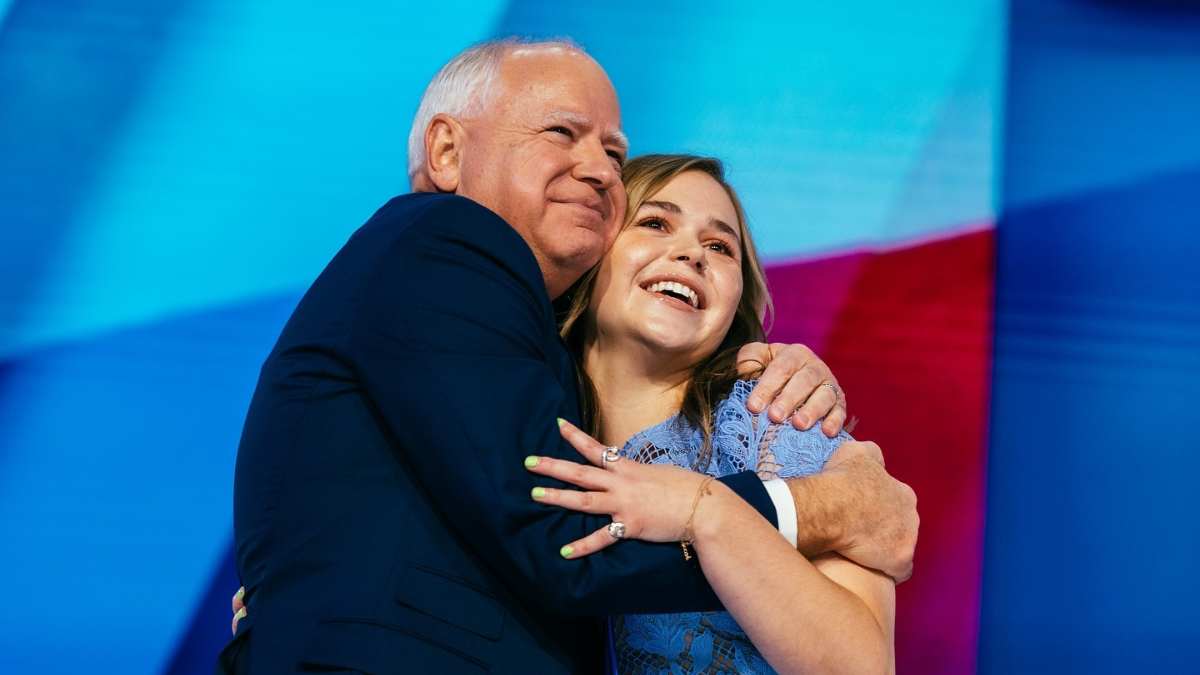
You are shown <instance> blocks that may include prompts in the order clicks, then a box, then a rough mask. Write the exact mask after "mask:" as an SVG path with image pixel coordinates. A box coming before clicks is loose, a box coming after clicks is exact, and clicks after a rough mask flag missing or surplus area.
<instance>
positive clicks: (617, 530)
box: [608, 520, 625, 539]
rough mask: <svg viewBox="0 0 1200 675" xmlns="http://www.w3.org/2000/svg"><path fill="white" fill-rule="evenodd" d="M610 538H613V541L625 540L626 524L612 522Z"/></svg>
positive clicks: (609, 529) (609, 532)
mask: <svg viewBox="0 0 1200 675" xmlns="http://www.w3.org/2000/svg"><path fill="white" fill-rule="evenodd" d="M608 536H610V537H612V538H613V539H624V538H625V523H618V522H617V521H615V520H614V521H612V522H611V523H609V524H608Z"/></svg>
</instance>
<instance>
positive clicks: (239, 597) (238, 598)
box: [232, 586, 246, 635]
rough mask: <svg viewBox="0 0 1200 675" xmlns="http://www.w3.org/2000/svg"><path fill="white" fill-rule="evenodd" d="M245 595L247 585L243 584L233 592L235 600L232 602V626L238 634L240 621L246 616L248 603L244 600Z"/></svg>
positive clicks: (234, 632)
mask: <svg viewBox="0 0 1200 675" xmlns="http://www.w3.org/2000/svg"><path fill="white" fill-rule="evenodd" d="M245 596H246V587H245V586H242V587H241V588H239V589H237V593H234V594H233V601H232V604H233V626H232V628H233V634H234V635H237V625H238V621H241V620H242V619H244V618H246V603H245V600H244V599H245Z"/></svg>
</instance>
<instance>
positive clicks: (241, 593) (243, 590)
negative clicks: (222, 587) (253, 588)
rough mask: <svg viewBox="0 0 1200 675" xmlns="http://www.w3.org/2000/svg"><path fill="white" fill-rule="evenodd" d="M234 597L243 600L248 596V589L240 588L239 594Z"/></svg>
mask: <svg viewBox="0 0 1200 675" xmlns="http://www.w3.org/2000/svg"><path fill="white" fill-rule="evenodd" d="M234 595H235V596H236V597H237V599H238V600H241V599H242V598H243V597H244V596H245V595H246V587H245V586H243V587H241V588H239V589H238V592H237V593H235V594H234Z"/></svg>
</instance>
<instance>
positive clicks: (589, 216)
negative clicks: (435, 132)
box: [458, 50, 627, 295]
mask: <svg viewBox="0 0 1200 675" xmlns="http://www.w3.org/2000/svg"><path fill="white" fill-rule="evenodd" d="M494 86H496V87H497V90H495V91H494V92H493V95H492V97H491V100H492V104H491V105H490V106H489V107H488V109H487V110H485V111H483V112H482V113H481V114H480V115H478V116H476V117H472V118H470V119H468V120H464V121H463V127H464V129H465V131H466V134H467V142H466V144H465V146H464V149H463V154H462V164H461V168H460V183H459V188H458V193H459V194H461V195H463V196H465V197H470V198H471V199H474V200H475V201H477V202H479V203H480V204H483V205H484V206H487V207H488V208H490V209H491V210H493V211H495V212H496V213H498V214H499V215H500V216H501V217H503V218H504V219H505V220H506V221H508V223H509V224H510V225H512V226H513V228H514V229H516V230H517V232H518V233H519V234H520V235H521V236H522V237H523V238H524V239H525V241H526V242H527V243H528V244H529V246H530V248H532V249H533V252H534V255H535V257H537V260H538V264H539V265H540V266H541V268H542V274H543V275H544V276H545V278H546V280H547V286H548V287H549V290H550V292H551V295H557V294H558V293H561V292H562V291H563V290H565V289H566V287H567V286H569V285H570V284H571V283H574V281H575V280H576V279H578V278H579V277H580V276H582V275H583V273H584V272H585V271H587V270H588V268H590V267H592V266H593V265H595V264H596V263H597V262H598V261H599V260H600V257H601V256H602V255H603V254H604V251H605V250H607V248H608V246H609V245H610V244H611V243H612V241H613V239H614V237H616V234H617V230H618V228H619V226H620V223H621V222H622V220H623V219H624V217H625V188H624V186H623V185H622V184H621V163H622V162H624V160H625V153H626V151H627V148H626V145H625V141H624V136H623V134H621V111H620V107H619V106H618V104H617V96H616V92H615V91H613V88H612V84H611V83H610V82H609V81H608V76H607V75H605V73H604V71H603V70H601V69H600V67H599V66H598V65H596V63H595V62H594V61H592V60H591V59H590V58H588V57H586V56H584V55H582V54H578V53H575V52H570V51H557V50H556V51H545V50H542V51H524V52H523V51H521V50H516V51H514V52H513V53H512V54H510V55H508V56H507V57H506V58H505V60H504V63H503V65H502V67H501V74H500V79H499V81H498V82H497V83H495V85H494Z"/></svg>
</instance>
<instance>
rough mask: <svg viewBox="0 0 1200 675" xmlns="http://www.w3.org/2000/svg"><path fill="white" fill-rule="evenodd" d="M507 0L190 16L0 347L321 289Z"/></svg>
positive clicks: (400, 186) (286, 5) (274, 0)
mask: <svg viewBox="0 0 1200 675" xmlns="http://www.w3.org/2000/svg"><path fill="white" fill-rule="evenodd" d="M499 8H500V4H499V3H479V2H440V3H398V2H392V1H390V0H389V1H383V0H377V1H375V2H356V3H343V4H338V3H316V4H313V3H301V4H296V3H292V2H284V1H283V0H264V1H261V2H235V1H233V0H213V1H211V2H200V3H195V4H193V5H192V6H191V7H189V8H188V9H186V10H185V11H183V12H181V14H180V15H179V16H178V17H177V18H176V20H175V22H174V23H173V25H172V26H171V31H172V36H171V37H172V39H171V42H170V45H169V49H167V50H166V53H165V55H164V56H163V57H162V61H161V62H160V63H158V64H156V66H155V68H154V71H153V73H152V76H151V78H150V81H149V82H148V83H147V84H146V86H145V87H144V90H143V91H142V92H141V98H140V99H139V100H137V101H135V102H134V104H133V105H132V106H131V107H130V110H129V111H128V113H127V118H126V119H125V120H124V124H123V126H121V127H120V128H119V130H118V133H119V137H118V138H116V139H114V140H113V142H112V144H111V151H110V153H109V155H108V156H107V157H106V158H105V162H106V163H105V165H104V167H103V169H102V170H100V171H97V172H96V175H95V182H94V184H93V185H91V186H90V189H89V190H88V191H87V193H86V194H84V195H83V196H82V197H81V200H80V201H81V203H80V204H79V205H78V207H77V211H76V216H75V217H76V222H75V223H74V226H73V227H72V228H71V229H70V230H69V231H68V232H66V233H64V236H63V240H62V241H61V242H60V243H59V247H58V250H57V251H56V253H55V255H54V259H53V260H52V261H49V262H48V263H47V267H48V269H47V272H46V274H45V280H44V282H43V283H42V284H41V286H40V288H39V289H38V290H37V292H36V295H35V296H34V297H32V298H29V299H28V300H27V302H28V304H29V307H28V311H27V312H26V313H25V318H24V321H23V322H22V325H18V326H4V327H2V328H0V354H3V353H6V352H8V353H11V352H14V351H17V350H21V349H24V348H27V347H29V346H31V345H36V344H39V343H45V342H50V341H55V340H61V339H65V338H78V337H81V336H87V335H93V334H96V333H98V332H101V331H105V330H110V329H113V328H115V327H119V326H124V325H129V324H133V323H137V322H142V321H147V320H152V319H154V318H156V317H160V316H163V315H166V314H172V313H176V312H181V311H187V310H189V309H194V308H199V307H204V306H208V305H213V304H221V303H225V302H230V301H236V300H239V299H242V298H245V297H247V296H252V295H257V294H261V293H271V292H277V291H281V290H285V289H295V288H297V287H303V286H305V285H307V284H308V282H310V281H311V280H312V279H313V277H314V276H315V275H316V273H317V272H319V271H320V269H321V267H322V266H323V265H324V263H325V262H326V261H327V260H328V259H329V258H330V257H331V255H332V254H333V252H334V251H336V250H337V248H338V247H339V246H340V245H341V243H342V242H344V240H345V238H346V236H347V235H348V234H349V233H350V232H351V231H352V230H353V229H354V228H355V227H357V226H358V225H359V224H361V223H362V222H363V221H364V220H365V219H366V218H367V217H369V216H370V215H371V211H372V210H373V209H374V208H375V207H376V206H378V205H380V204H382V203H383V201H384V200H386V199H387V198H388V197H390V196H392V195H394V194H398V193H401V192H404V191H406V190H407V175H406V174H407V171H406V158H405V155H406V144H407V135H408V128H409V124H410V122H411V119H412V114H413V112H414V111H415V109H416V104H417V101H418V99H419V97H420V95H421V92H422V91H423V89H424V85H425V83H426V82H427V81H428V79H429V77H430V76H431V75H432V74H433V73H434V72H435V71H436V70H437V68H438V67H439V66H440V65H441V64H442V63H443V62H444V61H445V60H446V59H448V58H449V57H450V56H451V55H453V54H454V53H455V52H457V51H458V50H459V49H461V48H462V47H463V46H464V45H466V44H469V43H471V42H473V41H477V40H479V39H482V38H484V37H487V35H488V34H489V31H490V29H491V27H492V24H493V23H494V21H495V18H496V15H497V12H498V11H499ZM92 28H95V27H94V26H93V27H92ZM45 76H46V77H54V73H53V72H47V73H45ZM59 112H60V113H61V112H62V111H59ZM22 150H25V151H28V152H36V151H37V149H32V148H17V149H16V151H22Z"/></svg>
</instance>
